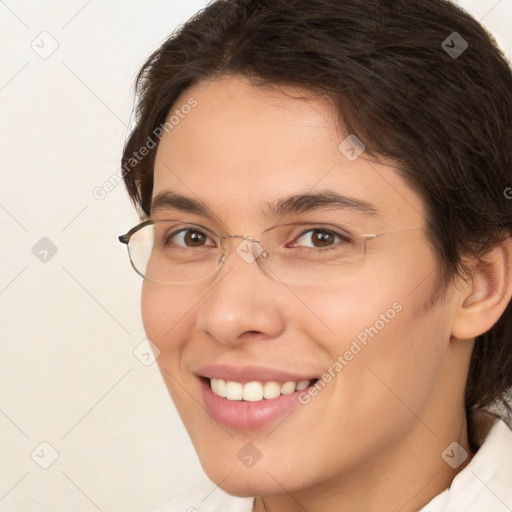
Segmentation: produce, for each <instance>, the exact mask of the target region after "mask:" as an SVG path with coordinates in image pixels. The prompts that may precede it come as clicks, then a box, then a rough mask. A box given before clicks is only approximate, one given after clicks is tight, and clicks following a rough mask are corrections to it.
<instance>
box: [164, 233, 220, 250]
mask: <svg viewBox="0 0 512 512" xmlns="http://www.w3.org/2000/svg"><path fill="white" fill-rule="evenodd" d="M170 242H172V243H173V244H175V245H178V246H181V247H204V246H207V247H212V246H214V245H215V244H214V243H213V242H212V240H211V239H210V237H208V235H206V234H205V233H203V232H201V231H198V230H197V229H182V230H181V231H178V232H177V233H173V234H172V235H170V236H169V237H168V238H167V241H166V245H168V244H169V243H170Z"/></svg>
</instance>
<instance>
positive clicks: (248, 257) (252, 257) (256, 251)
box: [218, 235, 268, 266]
mask: <svg viewBox="0 0 512 512" xmlns="http://www.w3.org/2000/svg"><path fill="white" fill-rule="evenodd" d="M237 238H239V239H241V240H242V242H240V244H238V245H237V247H236V249H235V251H236V253H237V254H238V255H239V256H240V257H241V258H242V259H243V260H244V261H245V262H246V263H254V262H255V261H256V260H257V259H258V258H260V257H261V258H266V257H267V256H268V254H267V252H266V251H265V249H264V248H263V246H262V245H261V243H260V240H257V239H256V238H254V237H253V236H249V235H226V236H222V237H221V240H222V241H223V240H225V239H229V240H233V239H237ZM229 252H230V251H229V250H228V249H227V248H226V246H225V245H224V244H223V246H222V254H221V256H220V258H219V261H218V263H219V266H222V265H223V264H224V262H225V261H226V259H227V257H228V254H229Z"/></svg>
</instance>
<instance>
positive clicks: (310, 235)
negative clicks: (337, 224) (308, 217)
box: [293, 228, 345, 249]
mask: <svg viewBox="0 0 512 512" xmlns="http://www.w3.org/2000/svg"><path fill="white" fill-rule="evenodd" d="M343 241H345V238H344V237H342V236H341V235H339V234H338V233H336V232H334V231H331V230H330V229H323V228H317V229H309V230H308V231H305V232H304V233H302V234H301V235H300V236H299V237H298V238H297V240H296V241H295V242H294V244H293V245H294V246H303V247H312V248H317V249H321V248H325V247H331V246H332V245H334V244H338V243H340V242H343Z"/></svg>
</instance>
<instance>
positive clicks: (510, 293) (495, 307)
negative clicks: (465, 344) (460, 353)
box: [452, 237, 512, 339]
mask: <svg viewBox="0 0 512 512" xmlns="http://www.w3.org/2000/svg"><path fill="white" fill-rule="evenodd" d="M467 265H468V267H469V268H470V269H471V275H470V277H469V279H468V280H467V281H465V282H463V283H462V287H461V289H460V290H459V292H460V299H459V305H458V307H457V310H456V312H455V316H454V319H453V324H452V336H454V337H455V338H458V339H471V338H475V337H476V336H480V335H481V334H483V333H485V332H487V331H488V330H489V329H490V328H491V327H492V326H493V325H494V324H495V323H496V322H497V321H498V319H499V318H500V317H501V315H502V314H503V311H505V308H506V307H507V305H508V303H509V302H510V299H511V297H512V239H511V238H510V237H507V238H506V239H505V240H503V241H501V242H500V243H499V244H498V245H496V246H495V247H493V248H492V249H491V250H489V251H488V252H486V253H485V254H484V255H483V256H481V257H480V258H479V259H477V258H472V259H471V260H470V261H469V262H468V263H467Z"/></svg>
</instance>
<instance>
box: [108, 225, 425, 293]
mask: <svg viewBox="0 0 512 512" xmlns="http://www.w3.org/2000/svg"><path fill="white" fill-rule="evenodd" d="M169 220H173V219H157V220H155V219H152V218H148V219H146V220H144V221H142V222H140V223H139V224H137V225H136V226H134V227H133V228H131V229H130V230H128V231H127V232H126V233H125V234H123V235H119V236H118V237H117V239H118V240H119V242H121V243H122V244H125V245H126V248H127V250H128V257H129V259H130V264H131V266H132V268H133V269H134V270H135V272H136V273H137V274H138V275H140V276H141V277H142V278H143V279H148V278H147V277H146V276H145V275H144V274H142V272H140V271H139V270H138V269H137V267H136V266H135V263H134V262H133V259H132V255H131V253H130V247H129V243H130V238H131V237H132V236H133V235H134V234H135V233H137V232H138V231H140V230H141V229H143V228H145V227H146V226H149V225H154V224H155V223H157V222H166V221H169ZM188 224H194V225H197V226H198V227H203V226H201V225H199V224H195V223H193V222H190V223H188ZM275 227H279V226H274V228H275ZM353 227H356V226H353ZM422 227H423V226H417V227H415V228H410V229H405V230H398V231H385V232H383V233H367V234H362V233H358V236H360V237H361V238H363V239H364V244H365V246H364V247H365V250H366V241H367V240H373V239H375V238H378V237H380V236H383V235H387V234H394V233H408V232H410V231H417V230H418V229H422ZM203 229H206V230H208V231H211V230H209V229H208V228H204V227H203ZM270 229H273V228H269V230H270ZM215 234H216V235H217V236H218V238H219V240H220V241H221V242H222V241H223V240H226V239H228V240H229V239H237V238H239V239H242V240H248V241H250V242H253V243H257V244H259V243H260V240H258V239H256V238H254V237H253V236H251V235H221V234H220V233H218V232H216V233H215ZM260 247H262V248H263V246H262V245H260ZM221 248H222V253H221V256H220V258H219V260H218V262H217V265H218V268H217V270H216V271H215V272H214V273H213V274H212V275H210V276H208V277H205V278H202V279H199V280H197V281H205V280H207V279H209V278H213V277H215V276H216V275H217V274H218V273H219V272H220V270H221V269H222V267H223V266H224V263H225V261H226V259H227V255H228V254H229V252H228V251H227V250H226V247H225V246H224V245H222V246H221ZM229 250H231V248H229ZM266 254H267V253H266V250H265V248H263V252H262V253H261V254H260V256H263V257H265V255H266ZM267 255H268V254H267ZM260 256H257V257H255V258H254V260H255V261H259V259H260ZM259 266H260V267H262V268H263V270H264V271H265V270H270V271H271V269H270V268H268V267H266V266H265V265H262V264H261V263H260V264H259ZM266 273H267V275H268V272H266ZM272 273H273V272H272ZM148 280H149V281H151V282H155V283H159V284H164V285H176V284H177V283H192V282H195V281H157V280H152V279H148Z"/></svg>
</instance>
